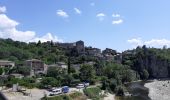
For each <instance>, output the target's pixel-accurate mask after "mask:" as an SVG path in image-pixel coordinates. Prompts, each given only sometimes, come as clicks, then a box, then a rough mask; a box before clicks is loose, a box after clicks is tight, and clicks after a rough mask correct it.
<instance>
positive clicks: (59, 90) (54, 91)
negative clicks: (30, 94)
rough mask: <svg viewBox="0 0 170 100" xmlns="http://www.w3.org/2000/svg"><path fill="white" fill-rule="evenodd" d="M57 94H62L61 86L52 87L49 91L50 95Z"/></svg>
mask: <svg viewBox="0 0 170 100" xmlns="http://www.w3.org/2000/svg"><path fill="white" fill-rule="evenodd" d="M58 94H62V88H56V89H53V90H52V91H51V92H50V96H53V95H58Z"/></svg>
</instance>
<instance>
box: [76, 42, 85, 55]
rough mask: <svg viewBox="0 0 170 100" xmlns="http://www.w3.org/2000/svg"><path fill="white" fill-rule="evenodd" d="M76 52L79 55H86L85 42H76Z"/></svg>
mask: <svg viewBox="0 0 170 100" xmlns="http://www.w3.org/2000/svg"><path fill="white" fill-rule="evenodd" d="M76 50H77V53H78V54H84V52H85V48H84V42H83V41H81V40H80V41H77V42H76Z"/></svg>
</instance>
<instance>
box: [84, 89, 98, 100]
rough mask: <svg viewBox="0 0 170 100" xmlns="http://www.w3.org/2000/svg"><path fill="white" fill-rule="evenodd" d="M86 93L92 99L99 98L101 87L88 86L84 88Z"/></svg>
mask: <svg viewBox="0 0 170 100" xmlns="http://www.w3.org/2000/svg"><path fill="white" fill-rule="evenodd" d="M83 91H84V94H85V95H86V96H88V97H89V98H90V99H99V98H101V95H100V93H101V89H100V88H99V87H94V88H86V89H84V90H83Z"/></svg>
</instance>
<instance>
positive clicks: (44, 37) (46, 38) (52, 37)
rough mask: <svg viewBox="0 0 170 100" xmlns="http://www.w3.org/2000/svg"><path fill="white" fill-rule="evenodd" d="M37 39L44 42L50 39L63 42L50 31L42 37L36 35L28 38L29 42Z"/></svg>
mask: <svg viewBox="0 0 170 100" xmlns="http://www.w3.org/2000/svg"><path fill="white" fill-rule="evenodd" d="M39 40H40V41H41V42H46V41H51V40H53V41H54V42H63V40H62V39H59V38H58V37H57V36H53V35H52V34H51V33H47V34H45V35H44V36H42V37H36V38H34V39H32V40H30V42H38V41H39Z"/></svg>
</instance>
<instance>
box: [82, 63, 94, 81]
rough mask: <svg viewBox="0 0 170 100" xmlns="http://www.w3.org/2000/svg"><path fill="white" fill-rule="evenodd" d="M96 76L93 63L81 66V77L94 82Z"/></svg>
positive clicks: (83, 79)
mask: <svg viewBox="0 0 170 100" xmlns="http://www.w3.org/2000/svg"><path fill="white" fill-rule="evenodd" d="M94 78H95V70H94V68H93V66H92V65H87V64H84V65H82V66H81V68H80V79H81V80H82V81H89V82H92V81H93V80H94Z"/></svg>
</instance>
